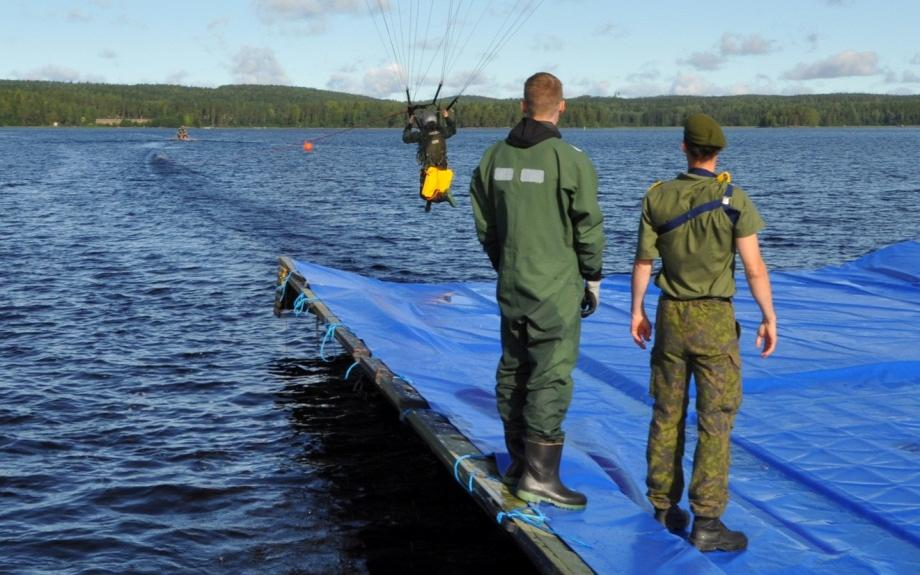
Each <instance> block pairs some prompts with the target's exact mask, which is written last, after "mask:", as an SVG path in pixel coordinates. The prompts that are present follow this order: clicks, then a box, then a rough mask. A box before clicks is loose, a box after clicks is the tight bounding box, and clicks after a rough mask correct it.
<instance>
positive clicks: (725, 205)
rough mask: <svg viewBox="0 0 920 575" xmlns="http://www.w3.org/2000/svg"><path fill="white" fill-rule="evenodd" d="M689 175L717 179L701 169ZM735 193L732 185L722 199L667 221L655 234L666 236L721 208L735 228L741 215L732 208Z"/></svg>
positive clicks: (694, 169)
mask: <svg viewBox="0 0 920 575" xmlns="http://www.w3.org/2000/svg"><path fill="white" fill-rule="evenodd" d="M689 173H691V174H695V175H697V176H704V177H709V178H714V177H716V175H715V174H713V173H712V172H710V171H708V170H702V169H699V168H693V169H691V170H689ZM734 191H735V187H734V186H733V185H732V184H728V187H727V188H725V194H724V195H723V196H722V197H721V198H719V199H716V200H712V201H711V202H706V203H705V204H700V205H698V206H696V207H695V208H693V209H691V210H690V211H688V212H685V213H683V214H681V215H679V216H677V217H676V218H672V219H670V220H668V221H666V222H665V223H663V224H661V225H660V226H658V227H656V228H655V233H657V234H658V235H661V234H666V233H668V232H670V231H671V230H673V229H675V228H678V227H680V226H682V225H684V224H685V223H687V222H689V221H690V220H692V219H693V218H695V217H697V216H699V215H702V214H705V213H706V212H711V211H712V210H717V209H719V208H722V209H723V210H725V215H727V216H728V217H729V219H730V220H731V221H732V226H734V225H735V223H737V221H738V216H739V215H740V213H741V212H739V211H738V210H736V209H735V208H733V207H732V206H731V198H732V193H734Z"/></svg>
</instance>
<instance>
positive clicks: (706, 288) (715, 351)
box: [631, 114, 777, 551]
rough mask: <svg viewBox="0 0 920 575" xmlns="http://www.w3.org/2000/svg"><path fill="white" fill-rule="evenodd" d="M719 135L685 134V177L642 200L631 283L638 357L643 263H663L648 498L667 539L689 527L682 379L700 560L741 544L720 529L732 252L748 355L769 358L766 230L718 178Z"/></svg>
mask: <svg viewBox="0 0 920 575" xmlns="http://www.w3.org/2000/svg"><path fill="white" fill-rule="evenodd" d="M725 144H726V142H725V135H724V134H723V132H722V128H721V127H720V126H719V125H718V124H717V123H716V122H715V120H713V119H712V118H710V117H709V116H707V115H705V114H693V115H691V116H690V117H689V118H688V119H687V122H686V124H685V125H684V141H683V144H682V150H683V151H684V153H685V154H686V156H687V166H688V169H687V172H686V173H682V174H680V175H678V177H677V178H676V179H674V180H671V181H668V182H664V183H662V182H658V183H656V184H655V185H653V186H652V187H651V188H649V190H648V192H647V193H646V195H645V198H644V200H643V203H642V218H641V221H640V223H639V242H638V247H637V250H636V260H635V263H634V265H633V275H632V321H631V324H632V325H631V335H632V338H633V340H634V341H635V342H636V344H637V345H639V347H641V348H642V349H645V342H647V341H650V340H651V335H652V328H651V324H650V323H649V320H648V318H647V317H646V314H645V309H644V305H643V300H644V298H645V292H646V290H647V288H648V284H649V281H650V278H651V273H652V262H653V260H654V259H655V258H661V269H660V270H659V272H658V274H657V276H656V277H655V285H657V286H658V287H659V288H661V297H660V299H659V301H658V312H657V316H656V319H655V343H654V346H653V348H652V353H651V372H652V374H651V389H650V392H651V395H652V398H653V399H654V407H653V412H652V421H651V425H650V426H649V437H648V447H647V451H646V458H647V461H648V476H647V479H646V483H647V485H648V498H649V501H651V503H652V505H653V506H654V507H655V517H656V519H658V521H659V522H661V523H662V524H663V525H665V526H666V527H667V528H668V529H670V530H672V531H682V530H683V529H685V528H686V527H687V523H688V519H689V517H688V515H687V513H686V511H683V510H681V509H680V508H679V507H678V502H679V501H680V499H681V495H682V493H683V489H684V477H683V467H682V459H683V455H684V424H685V422H686V417H687V405H688V392H689V391H688V390H689V384H690V378H691V376H692V377H693V380H694V382H695V384H696V410H697V418H698V423H697V428H698V431H699V439H698V442H697V445H696V451H695V452H694V455H693V476H692V478H691V481H690V490H689V499H690V507H691V510H692V511H693V515H694V521H693V529H692V531H691V533H690V542H691V543H692V544H693V545H695V546H696V547H697V548H699V549H700V550H702V551H713V550H722V551H736V550H740V549H744V548H745V547H747V537H746V536H745V535H744V534H743V533H741V532H740V531H731V530H729V529H728V528H727V527H725V525H724V524H723V523H722V521H721V519H720V517H721V516H722V513H723V512H724V511H725V506H726V504H727V502H728V468H729V463H730V458H731V453H730V451H731V450H730V435H731V430H732V426H733V425H734V420H735V414H736V413H737V411H738V408H739V406H740V404H741V358H740V355H739V351H738V336H739V334H740V328H739V327H738V325H737V323H736V322H735V315H734V309H733V307H732V302H731V298H732V296H733V295H734V294H735V279H734V272H735V252H736V251H737V252H738V253H739V254H740V255H741V261H742V263H743V264H744V272H745V275H746V276H747V280H748V284H749V285H750V289H751V293H752V295H753V296H754V300H755V301H756V302H757V304H758V306H759V307H760V310H761V313H762V315H763V319H762V322H761V324H760V326H759V328H758V329H757V338H756V342H755V343H756V345H757V347H758V348H761V356H762V357H767V356H769V355H770V354H772V353H773V350H774V349H775V347H776V337H777V336H776V314H775V313H774V311H773V298H772V294H771V289H770V280H769V276H768V274H767V269H766V266H765V265H764V263H763V258H762V257H761V255H760V247H759V244H758V242H757V232H758V231H759V230H760V229H761V228H762V227H763V220H762V219H761V218H760V215H759V214H758V213H757V209H756V208H755V207H754V204H753V203H752V202H751V200H750V199H749V198H748V196H747V194H745V193H744V192H743V191H742V190H741V189H739V188H737V187H735V186H734V185H732V184H731V178H730V176H729V175H728V174H727V173H722V174H719V175H717V174H716V173H715V169H716V162H717V159H718V154H719V152H720V151H721V150H722V148H724V147H725Z"/></svg>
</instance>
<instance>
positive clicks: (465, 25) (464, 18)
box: [444, 0, 491, 75]
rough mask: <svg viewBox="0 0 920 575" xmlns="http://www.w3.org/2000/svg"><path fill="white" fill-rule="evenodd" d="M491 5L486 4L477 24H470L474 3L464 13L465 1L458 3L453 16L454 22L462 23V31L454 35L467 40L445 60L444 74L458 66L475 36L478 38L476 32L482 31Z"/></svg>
mask: <svg viewBox="0 0 920 575" xmlns="http://www.w3.org/2000/svg"><path fill="white" fill-rule="evenodd" d="M490 4H491V3H489V2H487V3H486V4H485V8H483V9H482V11H480V12H479V16H478V17H477V18H476V21H475V23H473V24H470V23H471V22H472V19H471V16H472V15H473V14H472V9H473V5H472V2H470V3H467V4H466V11H465V12H463V8H464V5H463V0H459V1H458V6H457V11H456V12H455V13H454V14H453V16H452V21H453V22H460V23H461V24H460V29H459V30H458V31H457V33H456V34H454V35H456V36H464V37H465V39H464V40H463V43H462V44H458V45H456V46H454V47H453V49H452V51H451V53H450V54H449V55H448V57H447V58H446V59H445V64H444V69H445V72H444V74H445V75H446V73H447V71H448V70H452V69H453V68H454V66H456V64H457V61H458V60H459V59H460V56H461V54H463V53H464V52H465V51H466V49H467V47H468V46H469V44H470V41H471V40H472V39H473V37H474V36H476V33H475V32H476V30H479V29H481V26H480V25H481V24H482V20H483V18H485V15H486V13H487V12H488V11H489V8H490ZM452 27H453V25H452Z"/></svg>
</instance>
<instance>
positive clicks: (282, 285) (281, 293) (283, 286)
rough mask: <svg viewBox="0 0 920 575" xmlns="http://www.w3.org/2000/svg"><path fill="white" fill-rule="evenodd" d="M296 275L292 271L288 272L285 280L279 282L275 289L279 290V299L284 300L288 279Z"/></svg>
mask: <svg viewBox="0 0 920 575" xmlns="http://www.w3.org/2000/svg"><path fill="white" fill-rule="evenodd" d="M292 275H294V274H292V273H291V272H288V273H287V274H286V275H285V276H284V281H282V282H281V283H279V284H278V287H276V288H275V291H276V292H278V300H279V301H282V302H283V301H284V292H285V291H287V284H288V281H289V280H290V279H291V276H292Z"/></svg>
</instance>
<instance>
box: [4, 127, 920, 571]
mask: <svg viewBox="0 0 920 575" xmlns="http://www.w3.org/2000/svg"><path fill="white" fill-rule="evenodd" d="M316 134H317V132H297V131H283V130H277V131H268V130H265V131H262V130H240V131H233V130H213V131H199V132H198V133H196V134H193V136H198V137H199V139H198V140H196V141H192V142H186V143H180V142H175V141H171V140H169V139H168V138H169V137H170V136H171V135H172V134H171V132H169V131H165V130H153V129H149V130H28V129H17V130H0V214H2V215H0V237H2V238H3V241H2V242H0V270H2V282H0V317H2V322H0V502H2V505H0V549H2V552H0V572H11V573H20V572H21V573H90V572H92V573H106V572H111V573H124V572H137V573H144V572H149V573H154V572H156V573H163V572H165V573H180V572H181V573H194V572H200V573H215V572H227V573H263V572H273V573H353V572H387V571H392V572H426V573H427V572H445V571H447V572H451V570H454V571H456V572H470V571H476V570H486V571H488V570H494V569H496V568H502V567H504V568H508V569H513V570H514V571H515V572H518V571H519V570H520V566H521V565H522V564H525V563H524V562H525V559H524V558H523V557H522V556H521V554H520V553H519V552H518V551H517V549H516V548H515V547H514V545H513V544H511V543H510V542H509V540H508V539H507V537H506V536H505V535H504V534H503V533H501V532H500V531H499V530H498V529H495V528H494V527H493V525H492V523H493V522H492V521H491V520H490V519H489V518H488V517H486V516H485V515H484V514H483V513H482V512H481V511H480V510H479V509H478V508H477V507H476V506H475V504H474V503H472V501H470V500H469V499H468V498H467V497H466V496H465V495H464V494H463V492H462V490H461V489H459V488H458V487H456V486H455V485H453V483H454V482H453V479H452V478H451V477H450V474H449V473H448V472H447V471H446V470H444V469H443V468H442V466H441V464H440V463H439V462H437V461H436V460H435V459H434V457H433V456H432V455H430V454H429V453H428V451H427V449H426V448H425V447H424V446H423V445H422V444H421V443H420V442H419V441H418V440H416V439H415V437H414V435H413V434H412V433H411V431H409V430H408V429H407V428H406V427H405V426H403V425H402V424H400V423H399V422H398V419H397V417H396V414H395V412H394V411H393V410H392V408H390V406H389V405H387V404H385V402H384V401H383V400H382V399H380V398H379V397H377V396H376V395H374V394H366V393H362V392H359V391H355V390H353V389H352V384H351V383H346V382H343V381H342V375H343V374H344V372H345V370H346V369H347V366H348V362H347V361H346V360H342V359H339V360H336V361H334V362H332V363H325V362H322V361H319V360H317V359H316V358H317V357H318V355H319V354H318V348H317V338H316V337H315V333H314V329H313V327H314V326H313V322H312V321H310V320H303V319H301V320H296V319H285V320H277V319H275V318H274V317H273V316H272V315H271V301H272V296H273V291H272V290H273V281H274V277H275V271H276V258H277V256H278V255H281V254H288V255H292V256H294V257H297V258H300V259H309V260H313V261H316V262H318V263H321V264H324V265H329V266H334V267H339V268H344V269H348V270H353V271H357V272H360V273H364V274H369V275H372V276H375V277H378V278H382V279H388V280H396V281H454V280H458V281H467V280H475V279H487V278H491V277H492V275H491V271H490V270H489V268H488V263H487V261H486V258H485V256H484V255H483V254H482V252H481V250H480V249H479V247H478V245H477V243H476V240H475V236H474V234H473V230H472V221H471V217H470V214H469V202H468V197H467V194H466V190H465V187H466V185H467V183H468V177H469V176H468V175H469V173H470V171H471V170H472V167H473V166H474V165H475V162H476V161H477V159H478V157H479V155H480V153H481V151H482V150H483V149H484V148H485V146H487V145H488V144H489V143H491V142H492V141H494V140H495V139H497V138H499V137H501V136H502V135H503V132H502V131H495V130H465V131H462V132H461V133H460V134H458V136H457V137H455V138H454V139H452V140H451V141H450V146H451V160H452V164H453V167H454V169H455V171H456V172H457V178H456V190H457V192H458V193H457V195H458V197H459V198H460V203H461V207H460V208H459V209H456V210H451V209H450V208H448V207H445V206H443V205H442V206H436V207H435V208H434V211H433V213H431V214H425V213H424V212H423V211H422V209H421V201H420V200H419V199H418V198H417V197H416V193H417V188H416V186H417V172H416V167H415V164H414V151H413V149H412V147H411V146H405V145H403V144H402V143H401V142H400V141H399V135H398V132H396V131H383V130H377V131H353V132H349V133H346V134H341V135H339V136H336V137H335V138H330V139H327V140H322V141H319V142H317V148H316V152H315V153H313V154H304V153H303V152H302V150H301V149H300V142H301V141H302V140H303V139H304V138H306V137H311V136H315V135H316ZM679 135H680V134H679V131H676V130H644V131H629V130H611V131H584V132H582V131H571V132H568V133H566V137H567V139H568V140H570V141H572V142H573V143H575V144H577V145H579V146H580V147H582V148H584V149H585V150H586V151H587V152H588V153H589V155H591V156H592V158H593V159H594V160H595V163H596V165H597V167H598V173H599V177H600V181H601V194H602V195H601V201H602V204H603V207H604V211H605V214H606V217H607V220H606V227H607V233H608V238H609V247H608V250H607V253H606V267H607V270H608V271H609V272H618V273H622V272H626V271H628V269H629V265H630V260H631V257H632V250H633V249H634V247H633V246H634V239H633V235H634V232H635V218H636V210H637V207H638V205H639V201H640V199H641V196H642V193H643V192H644V189H645V187H647V185H648V184H650V183H651V182H653V181H654V180H656V179H663V178H667V177H671V176H673V175H674V174H675V173H676V172H677V171H679V170H680V169H681V165H680V161H679V160H680V157H679V150H678V140H679ZM728 137H729V142H730V147H729V148H728V149H727V150H726V152H725V154H724V156H723V165H722V167H724V168H726V169H728V170H730V171H732V172H733V174H734V175H735V181H736V183H738V185H740V186H742V187H743V188H744V189H746V190H747V191H748V192H749V193H750V195H751V196H752V197H753V198H754V200H755V201H756V202H757V203H758V206H759V207H760V209H761V211H762V213H763V215H764V217H765V219H766V220H767V222H768V226H769V227H768V228H767V229H766V230H765V231H764V232H763V234H762V238H763V244H764V252H765V255H766V258H767V260H768V263H769V264H770V265H771V266H772V267H774V268H801V267H816V266H820V265H825V264H835V263H841V262H843V261H845V260H848V259H852V258H854V257H856V256H859V255H862V254H863V253H865V252H867V251H870V250H873V249H876V248H878V247H881V246H883V245H887V244H889V243H892V242H895V241H899V240H904V239H917V237H918V223H920V177H918V176H917V175H916V172H915V170H914V166H913V158H914V157H915V155H916V154H915V152H916V150H917V149H918V148H920V146H918V144H920V131H918V130H915V129H878V130H872V129H867V130H753V129H752V130H730V131H729V132H728ZM394 469H395V470H397V472H396V473H394V472H393V470H394ZM407 471H408V473H407ZM447 565H452V567H447Z"/></svg>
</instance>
